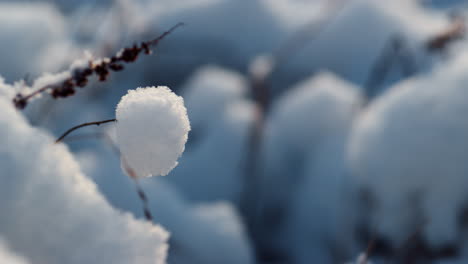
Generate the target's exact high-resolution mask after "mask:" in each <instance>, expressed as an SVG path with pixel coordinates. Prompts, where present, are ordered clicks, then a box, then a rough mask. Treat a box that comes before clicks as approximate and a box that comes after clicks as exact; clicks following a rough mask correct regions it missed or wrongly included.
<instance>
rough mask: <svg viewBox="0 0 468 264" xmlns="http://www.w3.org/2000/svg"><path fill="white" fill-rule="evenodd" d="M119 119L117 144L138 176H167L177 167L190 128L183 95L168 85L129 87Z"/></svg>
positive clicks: (118, 108)
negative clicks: (173, 90)
mask: <svg viewBox="0 0 468 264" xmlns="http://www.w3.org/2000/svg"><path fill="white" fill-rule="evenodd" d="M116 118H117V125H116V133H117V143H118V145H119V147H120V150H121V152H122V156H123V158H124V159H125V161H126V162H128V165H129V166H130V168H132V169H133V170H135V172H136V174H137V175H138V177H148V176H151V175H153V176H158V175H163V176H165V175H167V174H168V173H169V172H170V171H171V170H172V169H173V168H174V167H175V166H177V159H178V158H179V157H180V156H181V155H182V152H184V149H185V143H186V142H187V138H188V132H189V130H190V123H189V120H188V117H187V109H186V108H185V106H184V100H183V99H182V97H179V96H177V95H175V94H174V93H173V92H172V91H171V90H170V89H169V88H168V87H165V86H159V87H146V88H137V89H136V90H129V91H128V93H127V94H126V95H125V96H123V97H122V99H121V100H120V102H119V104H118V105H117V109H116Z"/></svg>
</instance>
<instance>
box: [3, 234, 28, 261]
mask: <svg viewBox="0 0 468 264" xmlns="http://www.w3.org/2000/svg"><path fill="white" fill-rule="evenodd" d="M0 263H5V264H28V263H30V262H29V261H27V260H26V259H25V258H24V257H23V256H19V255H17V254H16V253H15V252H12V251H11V249H10V248H9V247H8V245H7V244H6V243H5V241H3V239H1V237H0Z"/></svg>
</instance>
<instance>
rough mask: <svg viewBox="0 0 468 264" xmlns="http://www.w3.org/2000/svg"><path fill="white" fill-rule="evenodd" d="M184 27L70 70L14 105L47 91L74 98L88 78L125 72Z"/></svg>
mask: <svg viewBox="0 0 468 264" xmlns="http://www.w3.org/2000/svg"><path fill="white" fill-rule="evenodd" d="M183 25H184V23H177V24H176V25H175V26H173V27H171V28H170V29H169V30H167V31H166V32H164V33H162V34H161V35H160V36H159V37H157V38H155V39H152V40H149V41H143V42H140V43H139V44H138V45H137V44H134V45H133V46H132V47H127V48H124V49H122V50H121V51H119V52H118V53H117V54H115V55H114V56H112V57H110V58H104V59H99V60H90V61H89V63H88V65H87V66H85V67H81V68H75V69H70V77H68V78H66V79H64V80H61V81H60V82H57V83H50V84H47V85H45V86H43V87H41V88H39V89H37V90H35V91H32V92H31V93H29V94H26V95H24V94H21V93H18V94H16V96H15V98H13V104H14V105H15V106H16V108H18V109H24V108H25V107H26V106H27V105H28V102H29V100H31V99H32V98H33V97H35V96H36V95H39V94H42V93H44V92H46V91H50V94H51V95H52V97H53V98H61V97H68V96H72V95H74V94H75V90H76V88H77V87H80V88H82V87H85V86H86V85H87V84H88V78H89V77H90V76H91V75H93V74H94V75H96V76H97V77H98V78H99V81H105V80H107V78H108V76H109V74H110V73H111V72H117V71H121V70H123V69H124V63H132V62H134V61H136V60H137V58H138V56H139V54H140V53H142V52H143V53H144V54H151V47H154V46H156V45H158V44H159V42H160V41H161V40H162V39H164V38H165V37H167V36H168V35H169V34H171V33H172V32H173V31H174V30H176V29H177V28H179V27H181V26H183Z"/></svg>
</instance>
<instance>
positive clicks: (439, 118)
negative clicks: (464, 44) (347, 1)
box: [349, 51, 468, 246]
mask: <svg viewBox="0 0 468 264" xmlns="http://www.w3.org/2000/svg"><path fill="white" fill-rule="evenodd" d="M467 58H468V53H467V52H466V51H465V52H461V53H459V54H458V56H457V58H456V59H454V60H452V61H450V62H449V63H445V64H442V65H440V66H439V67H438V68H436V69H435V70H434V72H431V73H430V74H427V75H424V76H420V77H418V78H412V79H410V80H408V81H406V82H402V83H400V84H397V85H396V86H395V87H393V88H392V89H391V90H390V91H389V92H388V93H387V94H385V95H383V96H382V97H381V98H379V99H377V101H375V103H373V104H371V105H370V106H369V108H368V109H367V111H365V113H364V114H363V115H362V116H361V118H360V120H358V122H357V124H356V125H355V127H354V129H353V132H352V136H351V140H350V146H349V160H350V164H351V167H352V169H353V175H354V176H355V177H356V180H357V181H358V183H359V184H360V186H361V187H362V188H365V189H368V190H369V191H370V192H371V193H372V194H373V196H374V197H375V200H376V203H377V208H376V210H375V212H374V213H373V216H372V219H373V222H374V223H375V224H376V225H377V227H378V231H379V232H380V234H381V235H382V236H384V237H385V238H387V239H390V240H391V241H393V242H394V243H395V244H396V246H398V245H399V244H400V243H402V242H403V241H404V240H405V239H407V237H408V236H409V235H411V234H412V233H414V232H415V231H416V230H419V228H421V227H422V228H423V230H422V233H423V235H424V237H425V238H426V240H427V241H428V242H429V244H430V245H432V246H441V245H446V244H447V243H449V244H450V243H454V242H455V241H457V237H458V236H459V226H458V221H459V220H458V217H457V215H458V214H459V213H460V212H461V211H460V210H461V209H462V208H463V206H464V204H466V202H467V196H466V188H467V186H468V178H467V177H466V174H467V173H468V163H467V162H466V156H467V149H468V145H467V142H468V141H467V136H466V135H467V134H468V123H467V122H466V116H467V115H468V105H467V104H466V99H465V98H466V96H468V90H467V89H466V86H467V84H468V77H467V74H466V72H467V71H468V63H467Z"/></svg>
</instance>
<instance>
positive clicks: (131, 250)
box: [0, 87, 168, 264]
mask: <svg viewBox="0 0 468 264" xmlns="http://www.w3.org/2000/svg"><path fill="white" fill-rule="evenodd" d="M1 89H5V87H2V88H1ZM0 106H1V109H2V111H3V112H2V115H0V127H1V128H2V129H1V130H0V145H2V148H1V151H0V161H1V167H2V172H1V174H0V178H1V182H2V184H1V186H0V196H1V199H0V211H1V212H2V217H1V218H0V236H1V237H3V238H4V240H5V241H6V243H8V245H9V247H10V248H11V249H12V250H14V251H15V252H18V253H19V254H21V255H23V256H25V257H26V258H28V259H31V260H34V263H38V264H41V263H44V264H46V263H47V264H61V263H72V264H73V263H77V264H78V263H122V264H123V263H126V264H128V263H135V264H136V263H138V264H140V263H152V264H154V263H165V258H166V251H167V247H168V246H167V244H166V240H167V239H168V233H167V232H166V231H164V230H163V229H162V228H161V227H159V226H154V225H152V224H150V223H148V222H142V221H137V220H135V219H134V218H133V217H132V216H131V215H130V214H129V213H122V212H120V211H118V210H115V209H114V208H113V207H111V206H110V205H109V204H108V202H107V201H106V200H105V199H104V197H103V196H102V195H101V194H100V193H99V192H98V191H97V189H96V185H95V184H94V183H93V182H92V181H90V180H89V179H88V178H86V176H85V175H83V174H82V173H81V171H80V168H79V166H78V164H77V162H76V161H75V160H74V158H73V156H72V155H71V154H70V152H69V151H68V149H67V148H66V147H65V146H64V145H63V144H57V145H56V144H54V143H53V138H52V137H51V136H50V135H48V134H47V133H46V132H44V131H42V130H40V129H36V128H33V127H31V126H30V125H29V124H28V123H27V121H26V120H25V118H24V117H23V116H22V115H21V114H20V113H19V112H17V110H15V109H14V107H13V105H12V103H11V101H10V100H9V99H5V98H3V97H0Z"/></svg>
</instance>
